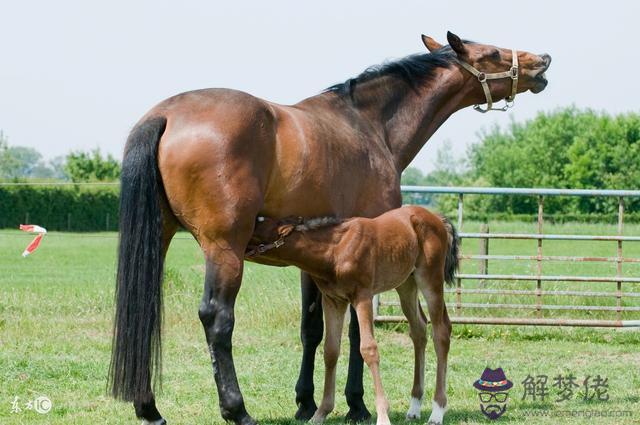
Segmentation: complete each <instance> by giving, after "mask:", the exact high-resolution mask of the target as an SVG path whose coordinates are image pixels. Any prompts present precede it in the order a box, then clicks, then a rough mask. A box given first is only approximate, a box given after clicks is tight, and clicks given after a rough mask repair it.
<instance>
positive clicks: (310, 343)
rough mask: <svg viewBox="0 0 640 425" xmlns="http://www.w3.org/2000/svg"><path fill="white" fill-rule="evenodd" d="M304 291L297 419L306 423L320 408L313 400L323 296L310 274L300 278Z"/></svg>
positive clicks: (321, 324) (320, 337)
mask: <svg viewBox="0 0 640 425" xmlns="http://www.w3.org/2000/svg"><path fill="white" fill-rule="evenodd" d="M300 289H301V290H302V320H301V323H300V339H301V340H302V363H301V365H300V375H299V376H298V382H297V383H296V404H297V405H298V411H297V412H296V415H295V416H296V419H298V420H300V421H306V420H309V419H310V418H311V416H313V414H314V413H315V412H316V410H317V409H318V407H317V406H316V402H315V401H314V400H313V391H314V386H313V366H314V362H315V358H316V350H317V349H318V345H320V342H321V341H322V327H323V323H322V302H321V300H322V294H321V293H320V290H319V289H318V287H317V286H316V284H315V282H314V281H313V280H312V279H311V276H309V274H307V273H305V272H302V274H301V276H300Z"/></svg>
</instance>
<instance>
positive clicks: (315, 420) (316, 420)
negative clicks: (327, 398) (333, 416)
mask: <svg viewBox="0 0 640 425" xmlns="http://www.w3.org/2000/svg"><path fill="white" fill-rule="evenodd" d="M326 418H327V414H326V413H323V412H321V411H320V409H318V410H316V413H314V414H313V417H312V418H311V419H309V422H310V423H312V424H321V423H322V422H324V420H325V419H326Z"/></svg>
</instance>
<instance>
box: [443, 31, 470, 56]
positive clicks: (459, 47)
mask: <svg viewBox="0 0 640 425" xmlns="http://www.w3.org/2000/svg"><path fill="white" fill-rule="evenodd" d="M447 41H448V42H449V45H450V46H451V48H452V49H453V51H454V52H456V53H457V54H458V55H459V56H464V55H466V54H467V48H466V47H465V45H464V43H463V42H462V40H460V37H458V36H457V35H455V34H454V33H452V32H451V31H447Z"/></svg>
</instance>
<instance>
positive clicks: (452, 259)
mask: <svg viewBox="0 0 640 425" xmlns="http://www.w3.org/2000/svg"><path fill="white" fill-rule="evenodd" d="M440 218H441V219H442V223H444V227H445V228H446V229H447V234H448V236H449V247H448V249H447V256H446V258H445V261H444V280H445V282H447V284H449V285H452V284H453V280H454V279H455V277H456V273H457V271H458V267H459V266H460V260H459V259H458V252H459V246H460V238H459V237H458V231H457V230H456V228H455V226H454V225H453V223H451V221H449V219H448V218H447V217H445V216H440Z"/></svg>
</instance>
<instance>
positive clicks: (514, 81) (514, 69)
mask: <svg viewBox="0 0 640 425" xmlns="http://www.w3.org/2000/svg"><path fill="white" fill-rule="evenodd" d="M511 54H512V64H511V69H509V70H508V71H504V72H494V73H491V74H487V73H485V72H482V71H478V70H477V69H476V68H474V67H473V66H471V65H469V64H468V63H466V62H464V61H461V60H460V59H456V61H457V62H458V63H459V64H460V65H461V66H462V67H463V68H464V69H466V70H467V71H469V72H470V73H471V74H472V75H473V76H474V77H476V78H477V79H478V81H479V82H480V84H481V85H482V90H483V91H484V96H485V97H486V99H487V108H486V109H482V106H481V105H479V104H478V105H474V106H473V109H475V110H476V111H478V112H482V113H483V114H484V113H486V112H489V111H502V112H504V111H506V110H507V109H509V108H511V107H513V102H514V101H515V99H516V93H517V91H518V51H517V50H515V49H512V50H511ZM502 78H511V95H509V96H508V97H507V98H505V105H504V106H503V107H502V108H494V107H493V99H492V98H491V91H490V90H489V83H487V80H499V79H502Z"/></svg>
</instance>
